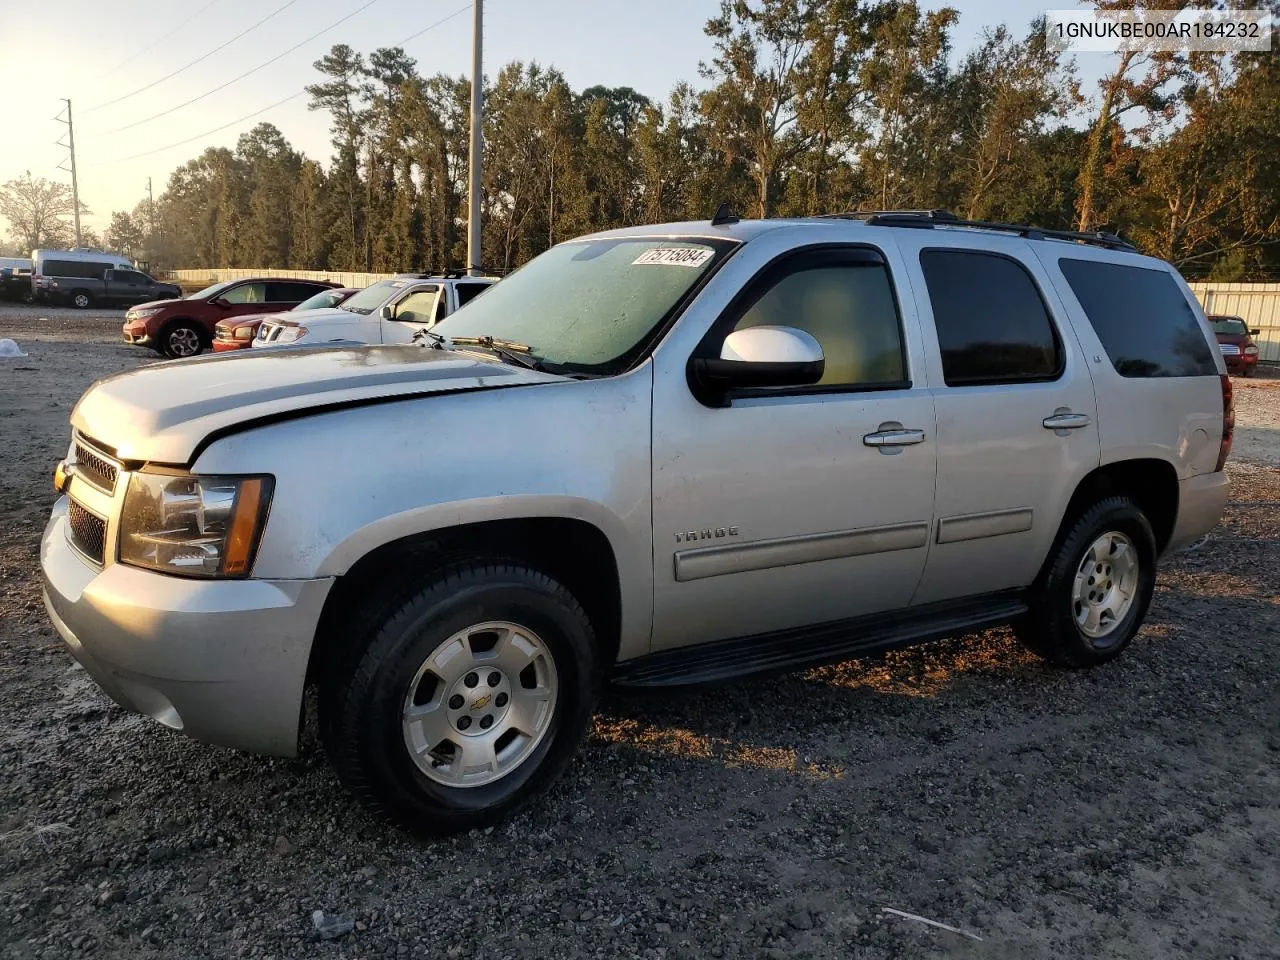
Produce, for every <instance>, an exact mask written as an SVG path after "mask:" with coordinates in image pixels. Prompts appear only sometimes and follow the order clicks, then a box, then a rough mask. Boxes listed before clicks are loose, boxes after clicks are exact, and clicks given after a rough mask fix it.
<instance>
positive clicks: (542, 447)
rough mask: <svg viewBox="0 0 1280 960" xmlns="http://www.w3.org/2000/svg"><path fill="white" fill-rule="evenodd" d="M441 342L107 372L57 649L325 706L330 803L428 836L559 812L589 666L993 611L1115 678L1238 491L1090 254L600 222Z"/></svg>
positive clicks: (1143, 331)
mask: <svg viewBox="0 0 1280 960" xmlns="http://www.w3.org/2000/svg"><path fill="white" fill-rule="evenodd" d="M993 227H994V229H992V228H993ZM353 300H354V298H353ZM350 302H352V301H348V303H350ZM433 332H434V333H435V334H436V336H433V337H424V338H421V339H420V340H419V342H418V343H415V344H410V345H397V346H386V347H362V348H358V349H335V348H325V349H308V348H298V349H295V350H280V351H251V352H250V353H249V354H247V355H242V356H239V357H226V358H210V359H209V360H207V361H205V362H203V363H198V364H183V365H171V364H159V365H156V366H152V367H147V368H143V369H140V370H136V371H132V372H129V373H125V374H122V375H119V376H115V377H110V378H108V379H106V380H102V381H99V382H98V383H97V384H96V385H94V386H93V387H91V388H90V389H89V391H88V392H87V393H86V394H85V395H84V397H83V398H82V399H81V400H80V402H79V404H78V405H77V406H76V407H75V409H74V411H73V413H72V417H71V423H72V428H73V437H72V444H71V448H70V451H69V453H68V456H67V459H66V461H65V462H64V463H62V464H60V465H59V467H58V469H57V471H56V473H55V482H56V484H57V486H58V487H59V489H60V490H61V491H62V493H63V496H62V497H61V498H60V499H59V500H58V501H57V503H56V504H55V506H54V508H53V515H52V518H51V520H50V523H49V526H48V528H47V530H46V531H45V534H44V539H43V543H42V547H41V564H42V567H43V571H44V582H45V587H46V592H45V599H46V604H47V606H48V610H49V614H50V617H51V619H52V622H53V624H54V625H55V626H56V628H57V629H58V631H59V633H60V634H61V635H62V637H63V638H64V640H65V641H66V643H67V644H68V646H69V647H70V650H71V652H72V653H73V654H74V655H75V657H76V658H77V659H78V660H79V661H80V662H81V663H82V664H83V665H84V667H85V669H86V670H87V671H88V672H89V673H90V674H91V675H92V676H93V677H94V678H96V679H97V681H98V682H99V683H100V684H101V685H102V687H103V688H104V689H105V690H106V691H107V692H108V693H109V694H110V695H111V696H112V697H113V698H114V699H115V700H116V701H117V702H118V703H120V704H122V705H123V706H125V707H127V708H129V709H131V710H135V711H138V712H140V713H144V714H147V715H149V716H151V717H153V718H154V719H156V720H158V721H159V722H161V723H163V724H166V725H168V726H170V727H173V728H175V729H178V730H182V731H183V732H185V733H186V734H189V735H191V736H195V737H198V738H201V739H205V740H208V741H211V742H214V743H220V744H226V745H229V746H232V747H238V748H241V749H245V750H253V751H259V752H263V753H268V754H281V755H292V754H294V753H295V751H296V750H297V747H298V736H299V729H300V718H301V716H302V707H303V703H304V690H305V688H307V687H308V686H309V685H313V686H314V687H315V688H317V692H318V703H319V709H320V723H319V729H320V731H321V734H322V737H323V738H324V741H325V743H326V745H327V748H328V752H329V756H330V759H331V761H332V763H333V764H334V766H335V767H336V768H337V771H338V773H339V775H340V777H341V779H342V780H343V782H345V783H346V784H347V785H348V786H349V787H350V788H352V789H353V790H354V792H355V793H356V794H357V795H359V796H360V797H362V798H365V799H366V800H369V801H370V802H371V803H372V804H373V805H374V806H375V807H377V808H378V809H381V810H384V811H387V812H390V813H391V814H393V815H395V816H396V817H398V818H400V819H401V820H403V821H404V822H406V823H408V824H411V825H412V826H414V827H417V828H419V829H422V830H426V831H452V830H460V829H467V828H471V827H475V826H479V825H482V824H489V823H492V822H494V821H496V820H498V819H500V818H502V817H505V816H507V815H508V814H510V813H511V812H512V811H513V810H514V809H516V807H518V806H519V805H520V804H521V803H522V802H524V801H525V800H527V799H528V798H529V797H531V796H533V795H535V794H537V793H538V792H539V791H541V790H543V789H545V788H546V787H547V786H548V784H549V783H551V782H552V781H554V780H555V779H556V777H558V776H559V775H560V773H561V772H562V771H563V770H564V769H565V767H566V765H567V763H568V762H569V758H570V756H571V755H572V754H573V752H574V750H575V749H576V747H577V746H578V744H579V743H580V742H581V740H582V738H583V736H584V734H585V733H586V731H587V729H588V725H589V722H590V719H591V714H592V707H593V704H594V703H595V700H596V696H597V694H598V693H599V692H600V690H601V685H602V683H604V682H605V680H606V679H609V678H611V679H613V680H614V681H615V682H618V683H622V684H631V685H640V686H663V685H666V686H679V685H684V684H693V683H703V682H707V681H719V680H725V679H728V678H731V677H737V676H742V675H747V674H753V673H759V672H765V671H780V670H794V669H800V668H804V667H808V666H810V665H814V664H821V663H827V662H834V661H840V660H845V659H848V658H852V657H860V656H863V655H866V654H869V653H872V652H875V651H881V650H885V649H888V648H892V647H897V646H901V645H904V644H910V643H917V642H920V641H924V640H930V639H934V638H937V637H940V636H945V635H951V634H957V633H963V632H966V631H970V630H977V629H982V628H987V627H992V626H995V625H998V624H1006V623H1008V624H1012V625H1013V627H1014V629H1015V631H1016V633H1017V635H1018V637H1019V638H1021V640H1022V641H1023V642H1024V643H1025V644H1027V645H1028V646H1029V647H1030V648H1031V649H1032V650H1034V651H1035V652H1036V653H1038V654H1040V655H1041V656H1042V657H1044V658H1045V659H1047V660H1049V661H1050V662H1052V663H1056V664H1061V665H1064V666H1068V667H1089V666H1093V665H1096V664H1102V663H1106V662H1107V661H1110V660H1112V659H1113V658H1114V657H1116V656H1117V655H1119V654H1120V652H1121V651H1122V650H1124V649H1125V648H1126V647H1127V646H1128V644H1129V643H1130V641H1131V640H1132V638H1133V637H1134V635H1135V634H1136V633H1137V631H1138V628H1139V627H1140V626H1141V624H1142V621H1143V618H1144V616H1145V615H1146V612H1147V607H1148V604H1149V603H1150V601H1151V597H1152V592H1153V589H1154V586H1155V577H1156V564H1157V559H1158V558H1159V557H1160V556H1162V555H1165V554H1168V553H1170V552H1172V551H1175V550H1178V549H1179V548H1181V547H1182V546H1184V545H1186V544H1188V543H1190V542H1192V541H1193V540H1195V539H1196V538H1198V537H1200V536H1202V535H1203V534H1204V533H1205V532H1206V531H1207V530H1209V529H1211V528H1212V527H1213V526H1214V524H1215V523H1217V521H1218V519H1219V516H1220V513H1221V511H1222V509H1223V504H1224V502H1225V500H1226V497H1227V489H1228V483H1227V477H1226V474H1225V473H1224V471H1223V462H1224V460H1225V459H1226V457H1227V454H1228V452H1229V451H1230V448H1231V438H1232V429H1233V424H1234V414H1233V409H1232V397H1231V381H1230V379H1229V378H1228V377H1227V376H1226V374H1225V367H1224V365H1223V361H1222V357H1221V356H1220V354H1219V353H1218V351H1217V350H1216V349H1215V348H1214V347H1213V334H1212V330H1211V329H1210V327H1209V324H1208V322H1207V321H1206V319H1205V316H1204V314H1203V312H1202V311H1201V310H1200V307H1199V305H1198V303H1197V302H1196V300H1195V297H1194V296H1192V294H1191V291H1190V290H1189V289H1188V287H1187V285H1186V284H1185V283H1184V282H1183V280H1182V278H1181V277H1180V276H1179V275H1178V273H1177V271H1175V270H1174V269H1173V267H1171V266H1170V265H1169V264H1167V263H1164V262H1162V261H1160V260H1156V259H1153V258H1150V257H1146V256H1142V255H1140V254H1139V253H1137V252H1136V251H1135V250H1134V249H1133V248H1131V247H1129V246H1127V245H1126V244H1124V243H1123V241H1120V240H1119V239H1118V238H1113V237H1108V236H1105V235H1097V234H1089V235H1084V234H1073V233H1068V232H1062V231H1052V230H1036V229H1033V228H1029V227H1020V226H1011V225H990V224H975V223H970V222H968V221H962V220H957V219H955V218H947V217H944V216H942V215H940V214H937V213H934V214H928V215H923V214H911V213H902V214H894V213H882V214H874V215H857V216H853V215H850V216H849V217H835V218H813V219H805V220H781V219H779V220H764V221H754V222H738V221H737V220H735V219H733V218H727V217H717V219H716V220H713V221H712V222H711V223H706V222H702V223H677V224H665V225H657V226H645V227H637V228H632V229H627V230H616V231H610V232H606V233H601V234H594V235H591V236H587V237H583V238H580V239H577V240H574V241H571V242H568V243H562V244H560V245H558V246H555V247H552V248H551V249H550V250H549V251H547V252H546V253H544V254H542V255H541V256H539V257H537V258H535V259H534V260H533V261H532V262H530V263H529V264H527V265H526V266H524V267H523V268H521V269H520V270H519V271H518V272H517V273H515V274H513V275H512V276H511V277H509V278H508V279H505V280H503V281H502V282H501V283H499V284H497V285H496V286H494V287H492V288H491V290H490V291H489V292H488V293H486V294H485V295H484V296H483V297H480V298H478V299H477V300H475V301H474V302H473V303H471V304H470V305H468V306H467V308H466V309H464V310H461V311H459V312H458V313H457V314H456V315H454V316H451V317H449V318H447V319H445V320H443V321H442V322H441V323H439V324H437V325H436V327H435V330H434V331H433ZM153 464H154V465H156V466H152V465H153Z"/></svg>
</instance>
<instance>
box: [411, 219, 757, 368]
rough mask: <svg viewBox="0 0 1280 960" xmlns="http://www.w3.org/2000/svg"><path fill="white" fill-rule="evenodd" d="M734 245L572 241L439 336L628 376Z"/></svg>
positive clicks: (445, 325) (445, 323)
mask: <svg viewBox="0 0 1280 960" xmlns="http://www.w3.org/2000/svg"><path fill="white" fill-rule="evenodd" d="M736 247H737V244H736V243H735V242H734V241H731V240H707V239H702V238H692V237H689V238H683V239H681V238H671V237H634V238H632V237H625V238H611V239H605V240H575V241H571V242H569V243H563V244H561V245H560V246H558V247H552V248H551V249H550V250H548V251H547V252H546V253H544V254H542V255H541V256H539V257H535V258H534V259H533V260H531V261H530V262H529V263H527V264H526V265H525V266H523V267H521V268H520V269H519V270H518V271H516V272H515V273H513V274H512V275H511V276H510V277H508V278H507V279H505V280H503V281H502V282H501V283H496V284H494V285H493V286H492V287H490V288H489V289H488V291H487V292H486V293H485V295H484V296H483V297H476V299H475V300H473V301H472V302H471V303H469V304H467V308H466V309H465V310H459V311H458V312H457V313H455V314H454V315H453V316H451V317H448V318H446V319H445V320H442V321H441V322H440V323H438V324H436V326H435V327H434V328H433V329H434V331H435V332H436V333H440V334H443V335H444V336H446V337H482V336H485V337H493V338H494V339H495V340H511V341H515V342H517V343H522V344H528V346H529V348H530V350H529V355H530V356H531V357H532V358H533V359H535V360H539V361H542V362H543V363H545V364H548V365H550V366H553V367H556V366H559V367H563V368H564V369H567V370H576V371H580V372H583V373H606V374H607V373H617V372H621V371H622V370H625V369H626V368H627V366H629V365H630V364H631V363H632V362H633V361H634V359H635V358H636V356H638V355H639V354H640V353H641V352H643V350H644V349H645V348H646V347H647V346H648V344H649V341H650V339H651V337H652V336H653V335H654V334H656V333H657V332H658V330H659V328H660V327H661V325H662V323H663V321H664V320H665V319H666V318H667V317H668V315H670V313H671V311H672V310H673V309H675V308H676V307H677V306H678V305H679V304H680V302H681V301H682V300H683V299H684V298H685V296H686V295H687V294H688V293H689V292H690V291H691V290H693V289H694V287H695V286H696V285H697V283H698V281H699V280H701V279H702V278H703V277H705V276H706V275H707V274H708V273H709V272H710V271H711V270H712V269H713V268H714V267H715V266H716V265H717V264H719V263H720V262H721V261H722V260H723V259H724V258H725V257H727V256H728V255H729V254H730V253H731V252H732V251H733V250H734V249H735V248H736Z"/></svg>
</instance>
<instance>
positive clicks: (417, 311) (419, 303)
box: [379, 285, 444, 343]
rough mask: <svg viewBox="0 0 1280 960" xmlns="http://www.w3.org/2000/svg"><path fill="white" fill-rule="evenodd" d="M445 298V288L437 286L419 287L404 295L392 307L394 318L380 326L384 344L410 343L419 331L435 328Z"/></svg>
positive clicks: (383, 321) (384, 321) (382, 322)
mask: <svg viewBox="0 0 1280 960" xmlns="http://www.w3.org/2000/svg"><path fill="white" fill-rule="evenodd" d="M443 296H444V292H443V288H441V287H438V286H435V285H432V286H429V287H417V288H415V289H413V290H410V291H409V292H408V293H405V294H402V295H401V296H400V298H399V299H398V300H396V301H395V302H394V303H392V305H391V309H392V318H391V319H390V320H382V321H381V322H380V324H379V326H380V327H381V329H382V342H383V343H408V342H410V341H411V340H413V337H414V335H415V334H416V333H417V332H418V331H419V330H423V329H429V328H431V327H433V326H435V324H436V321H437V319H438V318H437V315H436V313H437V311H438V310H439V309H440V303H441V298H442V297H443Z"/></svg>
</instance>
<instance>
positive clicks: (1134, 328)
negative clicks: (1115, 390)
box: [1058, 257, 1218, 378]
mask: <svg viewBox="0 0 1280 960" xmlns="http://www.w3.org/2000/svg"><path fill="white" fill-rule="evenodd" d="M1058 266H1059V267H1060V268H1061V270H1062V275H1063V276H1064V277H1066V278H1067V284H1068V285H1069V286H1070V287H1071V292H1072V293H1074V294H1075V296H1076V299H1077V300H1079V301H1080V306H1081V307H1083V308H1084V312H1085V316H1087V317H1088V318H1089V322H1090V323H1091V324H1092V325H1093V329H1094V332H1095V333H1097V335H1098V339H1099V340H1101V341H1102V348H1103V349H1104V350H1106V351H1107V357H1108V358H1110V360H1111V365H1112V366H1113V367H1115V369H1116V372H1117V373H1118V374H1120V376H1122V377H1135V378H1142V377H1205V376H1214V375H1216V374H1217V372H1218V369H1217V366H1216V365H1215V364H1214V360H1213V352H1212V350H1211V349H1210V347H1209V342H1208V340H1206V339H1205V335H1204V331H1203V330H1202V329H1201V328H1200V323H1199V321H1198V320H1197V319H1196V315H1195V312H1194V311H1193V310H1192V309H1191V305H1190V304H1189V303H1187V298H1186V297H1185V296H1183V294H1182V290H1181V289H1180V288H1179V287H1178V284H1177V282H1176V281H1175V280H1174V279H1173V277H1172V276H1171V275H1170V274H1169V272H1168V271H1166V270H1152V269H1149V268H1147V267H1134V266H1129V265H1128V264H1120V263H1104V262H1102V261H1099V260H1076V259H1071V258H1067V257H1063V258H1062V259H1060V260H1059V261H1058Z"/></svg>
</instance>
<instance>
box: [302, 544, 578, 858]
mask: <svg viewBox="0 0 1280 960" xmlns="http://www.w3.org/2000/svg"><path fill="white" fill-rule="evenodd" d="M352 640H353V641H354V642H355V647H354V648H353V649H352V651H351V653H350V656H349V657H348V658H347V662H346V664H345V665H339V666H337V667H336V668H335V670H334V672H333V673H332V674H331V676H330V677H329V678H328V679H327V680H326V681H325V682H324V684H323V686H322V690H321V711H322V714H323V716H322V724H321V726H322V732H323V735H324V738H325V745H326V748H327V751H328V753H329V756H330V759H331V760H332V762H333V765H334V767H335V768H336V769H337V772H338V775H339V777H340V778H341V779H342V781H343V782H344V783H345V784H346V785H347V786H348V787H349V788H350V789H351V790H352V792H353V793H355V794H356V796H358V797H359V798H360V799H361V800H363V801H365V802H366V803H367V804H368V805H370V806H372V807H373V808H374V809H376V810H379V811H381V812H385V813H388V814H390V815H391V816H393V817H394V818H396V819H397V820H399V821H401V822H402V823H404V824H405V825H407V826H409V827H411V828H412V829H416V830H419V831H422V832H425V833H452V832H457V831H462V830H469V829H472V828H474V827H479V826H485V825H487V824H491V823H494V822H495V821H498V820H501V819H503V818H505V817H507V816H509V815H510V814H511V813H512V812H513V811H515V810H516V809H517V808H518V807H519V806H521V805H522V804H524V803H525V802H527V801H528V800H529V799H530V798H532V797H533V796H535V795H536V794H538V793H539V792H541V791H542V790H544V789H546V788H547V787H548V786H549V785H550V784H551V783H553V782H554V781H555V780H556V779H557V778H558V777H559V776H560V774H561V773H562V772H563V771H564V769H565V767H566V766H567V765H568V762H569V759H570V757H571V756H572V755H573V752H574V751H575V750H576V748H577V746H578V744H579V743H580V742H581V740H582V738H583V737H584V736H585V734H586V730H587V726H588V724H589V722H590V719H591V711H592V707H593V706H594V703H595V696H596V693H597V690H598V688H599V684H600V666H599V663H598V657H597V654H596V643H595V637H594V634H593V633H592V629H591V624H590V622H589V621H588V619H587V617H586V614H585V613H584V612H583V610H582V607H581V606H580V605H579V604H578V602H577V600H576V599H574V597H573V595H572V594H570V593H569V592H568V591H567V590H566V589H565V588H564V587H563V586H561V585H560V584H558V583H556V582H555V581H554V580H551V579H550V578H549V577H547V576H545V575H544V574H542V573H539V572H537V571H535V570H532V569H529V568H527V567H523V566H518V565H511V564H505V563H484V562H474V563H470V564H467V565H464V566H461V567H456V568H453V569H450V570H448V571H444V572H441V573H440V574H438V575H437V576H436V577H434V578H433V579H432V580H431V581H430V582H428V584H427V585H426V586H425V587H423V588H422V589H421V590H420V591H419V592H417V593H416V594H415V595H413V596H412V597H410V598H409V599H408V600H406V601H404V602H403V603H402V604H401V605H400V606H399V607H398V608H397V609H395V610H393V611H391V612H389V613H388V614H387V615H385V616H384V617H382V618H380V619H379V621H378V622H375V623H373V624H371V625H370V626H369V628H368V629H367V631H365V632H364V635H363V636H359V635H357V636H353V637H352Z"/></svg>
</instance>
